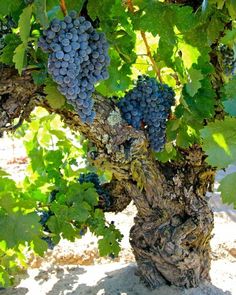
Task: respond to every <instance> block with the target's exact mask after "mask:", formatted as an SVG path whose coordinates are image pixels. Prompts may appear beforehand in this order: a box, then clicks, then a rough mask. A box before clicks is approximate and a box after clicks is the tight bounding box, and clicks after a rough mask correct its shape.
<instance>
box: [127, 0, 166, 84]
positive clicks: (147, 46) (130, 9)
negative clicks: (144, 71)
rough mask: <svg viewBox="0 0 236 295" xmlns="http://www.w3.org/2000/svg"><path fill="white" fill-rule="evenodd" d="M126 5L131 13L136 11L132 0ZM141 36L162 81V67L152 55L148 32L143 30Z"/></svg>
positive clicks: (128, 0)
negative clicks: (160, 67) (159, 66)
mask: <svg viewBox="0 0 236 295" xmlns="http://www.w3.org/2000/svg"><path fill="white" fill-rule="evenodd" d="M126 5H127V7H128V10H129V11H130V12H131V13H135V9H134V5H133V2H132V0H127V1H126ZM141 37H142V39H143V42H144V44H145V47H146V51H147V56H148V58H149V59H150V61H151V63H152V68H153V70H154V71H155V72H156V75H157V77H158V79H159V81H160V82H161V83H162V78H161V71H160V69H159V68H158V66H157V64H156V62H155V60H154V58H153V56H152V53H151V50H150V46H149V44H148V41H147V37H146V34H145V32H143V31H141Z"/></svg>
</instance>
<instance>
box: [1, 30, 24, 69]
mask: <svg viewBox="0 0 236 295" xmlns="http://www.w3.org/2000/svg"><path fill="white" fill-rule="evenodd" d="M4 41H5V44H6V46H4V47H3V49H2V50H1V51H0V62H2V63H4V64H7V65H14V63H13V56H14V52H15V50H16V48H17V46H18V45H20V44H21V41H20V38H19V36H17V35H15V34H9V35H7V36H6V37H5V40H4Z"/></svg>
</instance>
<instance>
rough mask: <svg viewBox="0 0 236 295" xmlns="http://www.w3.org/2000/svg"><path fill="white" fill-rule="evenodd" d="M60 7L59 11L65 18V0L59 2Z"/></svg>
mask: <svg viewBox="0 0 236 295" xmlns="http://www.w3.org/2000/svg"><path fill="white" fill-rule="evenodd" d="M60 7H61V11H62V13H63V15H64V16H66V14H67V13H66V11H67V9H66V2H65V0H60Z"/></svg>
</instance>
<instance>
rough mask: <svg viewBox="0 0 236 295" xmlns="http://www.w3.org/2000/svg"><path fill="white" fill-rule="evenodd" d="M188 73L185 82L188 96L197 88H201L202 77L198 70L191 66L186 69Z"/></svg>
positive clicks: (192, 94) (194, 92)
mask: <svg viewBox="0 0 236 295" xmlns="http://www.w3.org/2000/svg"><path fill="white" fill-rule="evenodd" d="M188 74H189V82H188V83H187V84H186V91H187V92H188V94H189V95H190V96H192V97H193V96H194V95H195V94H196V93H197V92H198V89H199V88H201V82H200V81H201V80H202V79H203V75H202V73H201V71H200V70H196V69H193V68H191V69H190V70H189V71H188Z"/></svg>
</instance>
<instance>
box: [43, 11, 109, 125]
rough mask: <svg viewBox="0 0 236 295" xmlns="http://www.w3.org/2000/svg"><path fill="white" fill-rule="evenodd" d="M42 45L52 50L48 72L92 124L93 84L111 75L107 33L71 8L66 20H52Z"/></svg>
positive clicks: (45, 49)
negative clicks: (98, 30) (96, 28)
mask: <svg viewBox="0 0 236 295" xmlns="http://www.w3.org/2000/svg"><path fill="white" fill-rule="evenodd" d="M39 46H40V47H41V48H42V50H43V51H45V52H49V59H48V72H49V73H50V74H51V76H52V78H53V80H54V81H55V82H56V83H57V84H58V90H59V91H60V92H61V93H62V94H63V95H65V96H66V98H67V101H68V103H70V104H71V105H72V106H73V107H74V108H75V110H76V111H77V112H78V114H79V116H80V118H81V120H82V121H83V122H86V123H92V122H93V120H94V118H95V112H94V111H93V104H94V103H93V100H92V94H93V92H94V85H95V84H96V83H97V82H98V81H101V80H104V79H107V78H108V71H107V66H108V65H109V63H110V59H109V56H108V43H107V41H106V38H105V34H104V33H99V32H96V30H95V29H94V28H93V27H92V24H91V23H90V22H89V21H87V20H86V19H85V18H84V17H82V16H80V17H77V14H76V12H75V11H71V12H70V13H69V15H66V16H65V17H64V19H63V20H58V19H54V20H53V21H52V22H51V24H50V27H49V29H47V30H45V31H44V32H43V37H41V38H40V40H39Z"/></svg>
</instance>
